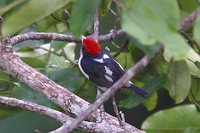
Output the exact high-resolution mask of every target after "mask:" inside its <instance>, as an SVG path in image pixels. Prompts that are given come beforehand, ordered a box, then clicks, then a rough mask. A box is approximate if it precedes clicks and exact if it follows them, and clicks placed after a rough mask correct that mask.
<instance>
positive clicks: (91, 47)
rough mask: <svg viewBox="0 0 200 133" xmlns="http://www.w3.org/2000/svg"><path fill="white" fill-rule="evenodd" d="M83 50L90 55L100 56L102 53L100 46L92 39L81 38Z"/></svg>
mask: <svg viewBox="0 0 200 133" xmlns="http://www.w3.org/2000/svg"><path fill="white" fill-rule="evenodd" d="M81 39H82V44H83V49H84V50H85V52H86V53H87V54H89V55H93V56H94V55H98V54H100V53H101V52H102V50H101V47H100V45H99V44H98V43H97V42H96V41H95V40H94V39H92V38H86V37H84V36H82V37H81Z"/></svg>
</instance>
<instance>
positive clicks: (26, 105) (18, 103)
mask: <svg viewBox="0 0 200 133" xmlns="http://www.w3.org/2000/svg"><path fill="white" fill-rule="evenodd" d="M0 103H1V104H5V105H9V106H13V107H20V108H22V109H26V110H29V111H32V112H36V113H39V114H42V115H46V116H48V117H50V118H53V119H54V120H57V121H60V122H61V123H66V121H71V120H72V119H71V118H70V117H69V116H67V115H65V114H63V113H61V112H59V111H57V110H54V109H51V108H48V107H45V106H42V105H38V104H36V103H31V102H26V101H23V100H19V99H16V98H11V97H5V96H0Z"/></svg>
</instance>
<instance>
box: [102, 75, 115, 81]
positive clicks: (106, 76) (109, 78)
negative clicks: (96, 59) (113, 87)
mask: <svg viewBox="0 0 200 133" xmlns="http://www.w3.org/2000/svg"><path fill="white" fill-rule="evenodd" d="M104 76H105V78H106V79H107V80H108V81H110V82H113V80H112V78H111V77H109V76H108V75H104Z"/></svg>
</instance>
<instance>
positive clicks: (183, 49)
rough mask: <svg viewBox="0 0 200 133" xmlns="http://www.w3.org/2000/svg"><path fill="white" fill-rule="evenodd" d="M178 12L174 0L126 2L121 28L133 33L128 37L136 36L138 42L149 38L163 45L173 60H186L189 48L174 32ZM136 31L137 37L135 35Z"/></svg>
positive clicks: (178, 16)
mask: <svg viewBox="0 0 200 133" xmlns="http://www.w3.org/2000/svg"><path fill="white" fill-rule="evenodd" d="M169 9H170V10H169ZM179 12H180V11H179V8H178V4H177V2H176V1H174V0H153V1H152V0H140V1H139V0H127V1H126V2H125V7H124V9H123V14H122V19H123V18H124V17H125V18H126V19H123V22H122V26H123V27H124V28H125V29H126V30H127V32H128V33H132V32H133V33H132V34H130V35H132V36H133V37H135V36H136V38H137V39H139V41H140V42H143V41H145V40H147V38H148V37H147V36H150V37H152V38H153V39H155V40H157V41H159V42H161V43H163V45H164V46H165V50H166V51H167V52H168V53H169V54H170V55H171V56H173V57H174V59H175V60H182V59H185V58H186V55H187V52H188V49H189V46H188V45H187V43H186V42H185V40H184V39H183V37H181V36H180V35H179V34H178V33H177V31H176V30H177V27H178V25H179V21H180V13H179ZM123 23H125V24H124V25H123ZM126 23H127V24H126ZM135 25H136V26H137V27H139V28H140V30H138V28H137V27H136V26H135ZM133 26H135V27H133ZM141 29H142V30H141ZM138 31H140V32H139V35H136V34H138V33H137V32H138ZM141 31H143V32H141ZM141 33H143V34H141ZM140 34H141V35H140ZM137 36H140V37H137Z"/></svg>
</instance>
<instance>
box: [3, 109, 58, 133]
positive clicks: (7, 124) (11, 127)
mask: <svg viewBox="0 0 200 133" xmlns="http://www.w3.org/2000/svg"><path fill="white" fill-rule="evenodd" d="M13 108H14V107H13ZM60 126H61V124H60V123H59V122H57V121H55V120H53V119H51V118H49V117H47V116H44V115H40V114H37V113H34V112H28V111H23V112H20V113H17V114H15V115H13V116H10V117H9V118H6V119H3V120H1V121H0V129H1V132H2V133H15V132H20V133H35V132H37V131H39V132H43V133H47V132H50V131H52V130H55V129H57V128H59V127H60ZM36 129H37V130H36Z"/></svg>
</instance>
